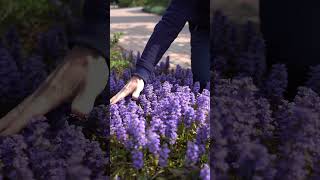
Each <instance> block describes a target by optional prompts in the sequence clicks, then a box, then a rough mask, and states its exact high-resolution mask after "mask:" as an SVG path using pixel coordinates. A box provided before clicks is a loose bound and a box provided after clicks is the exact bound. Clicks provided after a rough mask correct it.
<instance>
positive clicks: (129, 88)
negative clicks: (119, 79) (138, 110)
mask: <svg viewBox="0 0 320 180" xmlns="http://www.w3.org/2000/svg"><path fill="white" fill-rule="evenodd" d="M143 88H144V81H143V79H141V78H140V77H138V76H132V77H131V79H130V80H129V82H128V83H127V84H126V85H125V86H124V87H123V88H122V89H121V90H120V92H118V93H117V94H116V95H115V96H113V97H112V98H111V99H110V104H116V103H117V102H119V101H120V100H122V99H123V98H125V97H127V96H128V95H130V94H132V98H133V99H135V100H137V99H138V98H139V96H140V93H141V91H142V90H143Z"/></svg>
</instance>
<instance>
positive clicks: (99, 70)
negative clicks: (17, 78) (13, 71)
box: [0, 47, 108, 136]
mask: <svg viewBox="0 0 320 180" xmlns="http://www.w3.org/2000/svg"><path fill="white" fill-rule="evenodd" d="M106 69H107V64H106V61H105V59H104V58H102V57H100V56H99V55H98V54H97V53H96V52H95V51H93V50H90V49H87V48H82V47H74V48H73V49H72V50H71V51H70V52H69V53H68V55H67V56H66V57H65V58H64V61H63V63H61V64H60V65H59V66H58V67H57V68H56V69H55V70H54V71H53V72H52V73H51V74H50V75H49V76H48V77H47V79H46V80H45V81H44V82H43V83H42V84H41V85H40V86H39V88H38V89H37V90H36V91H35V92H33V93H32V94H31V95H30V96H28V97H27V98H26V99H24V101H23V102H21V103H20V104H19V105H18V106H17V107H15V108H14V109H12V110H11V111H10V112H9V113H8V114H6V115H5V116H4V117H2V118H1V119H0V136H6V135H11V134H15V133H18V132H19V131H20V130H21V129H22V128H23V127H25V126H26V125H27V124H28V122H29V121H30V120H31V119H33V118H36V117H38V116H43V115H45V114H46V113H48V112H49V111H51V110H53V109H54V108H56V107H57V106H59V105H60V104H62V103H64V102H66V101H72V106H71V109H72V113H74V114H77V115H79V116H86V115H88V114H89V112H90V111H91V110H92V109H93V105H94V101H95V99H96V97H97V96H98V95H99V94H100V93H101V92H102V90H103V89H104V87H105V86H106V84H107V81H108V74H107V71H106Z"/></svg>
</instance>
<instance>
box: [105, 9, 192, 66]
mask: <svg viewBox="0 0 320 180" xmlns="http://www.w3.org/2000/svg"><path fill="white" fill-rule="evenodd" d="M160 19H161V17H160V16H157V15H153V14H149V13H145V12H143V11H142V8H121V9H111V11H110V22H111V26H110V28H111V33H114V32H123V33H124V36H122V38H121V39H120V42H119V44H120V46H121V47H123V48H124V49H126V50H133V51H134V52H138V51H140V52H141V53H142V51H143V49H144V47H145V45H146V44H147V41H148V39H149V37H150V36H151V34H152V32H153V28H154V27H155V25H156V23H157V22H158V21H159V20H160ZM168 55H169V56H170V62H171V66H172V67H174V66H175V65H177V64H179V65H180V66H182V67H184V68H188V67H190V66H191V62H190V32H189V28H188V25H187V24H186V26H185V27H184V29H183V30H182V31H181V33H180V34H179V36H178V38H177V39H176V40H175V41H174V42H173V43H172V44H171V46H170V48H169V49H168V51H167V52H166V54H165V55H164V56H163V58H165V57H167V56H168Z"/></svg>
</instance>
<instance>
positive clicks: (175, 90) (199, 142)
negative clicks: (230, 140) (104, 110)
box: [110, 58, 210, 179]
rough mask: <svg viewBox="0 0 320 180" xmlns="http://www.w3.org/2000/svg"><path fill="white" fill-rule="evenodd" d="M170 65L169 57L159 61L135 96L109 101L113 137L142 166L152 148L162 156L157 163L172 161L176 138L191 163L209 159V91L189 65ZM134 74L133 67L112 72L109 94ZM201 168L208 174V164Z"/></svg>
mask: <svg viewBox="0 0 320 180" xmlns="http://www.w3.org/2000/svg"><path fill="white" fill-rule="evenodd" d="M168 65H169V58H167V61H166V62H162V63H161V64H160V66H157V67H156V70H155V73H154V74H153V75H152V77H151V80H150V81H149V83H148V84H146V85H145V88H144V90H143V91H142V93H141V95H140V97H139V99H138V100H137V101H133V100H131V99H130V98H126V99H125V100H122V101H120V102H119V103H117V104H115V105H111V107H110V135H111V138H114V140H115V141H116V142H117V143H120V144H121V145H122V146H123V147H124V148H125V149H126V150H127V151H128V152H131V162H132V166H133V167H134V168H136V169H143V167H144V162H145V161H149V160H150V158H149V154H151V155H152V156H153V158H155V159H157V160H158V164H157V166H159V167H163V168H164V167H168V165H169V162H170V157H171V156H173V153H174V152H173V151H174V149H173V147H177V144H179V145H180V146H185V147H184V148H181V149H180V152H179V154H184V156H183V157H182V158H183V161H184V162H185V165H187V166H192V165H193V166H196V165H198V167H200V165H201V164H203V163H205V162H203V161H201V159H202V157H203V156H207V158H208V151H209V133H210V132H209V111H210V92H209V90H208V89H204V90H203V91H202V92H200V88H199V83H198V82H196V83H194V82H193V80H192V73H191V70H190V69H188V70H186V69H182V68H180V67H179V66H178V67H177V68H176V70H169V69H168ZM130 76H131V75H130V70H129V69H127V70H125V71H124V72H123V76H122V77H119V76H117V74H116V73H115V72H111V76H110V89H111V95H114V94H116V93H117V92H118V91H119V90H120V89H121V88H123V86H124V83H125V82H126V81H127V80H128V79H129V78H130ZM208 87H209V85H208ZM186 136H189V138H187V137H186ZM111 145H112V144H111ZM112 153H113V152H111V156H112ZM201 174H202V176H203V179H208V177H209V170H208V165H205V166H204V170H203V171H202V172H201Z"/></svg>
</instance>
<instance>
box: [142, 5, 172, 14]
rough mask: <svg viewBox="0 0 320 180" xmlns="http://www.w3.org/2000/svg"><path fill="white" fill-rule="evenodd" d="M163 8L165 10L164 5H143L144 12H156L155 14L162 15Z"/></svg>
mask: <svg viewBox="0 0 320 180" xmlns="http://www.w3.org/2000/svg"><path fill="white" fill-rule="evenodd" d="M165 10H166V7H164V6H145V7H144V8H143V11H144V12H147V13H152V14H157V15H163V13H164V12H165Z"/></svg>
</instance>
